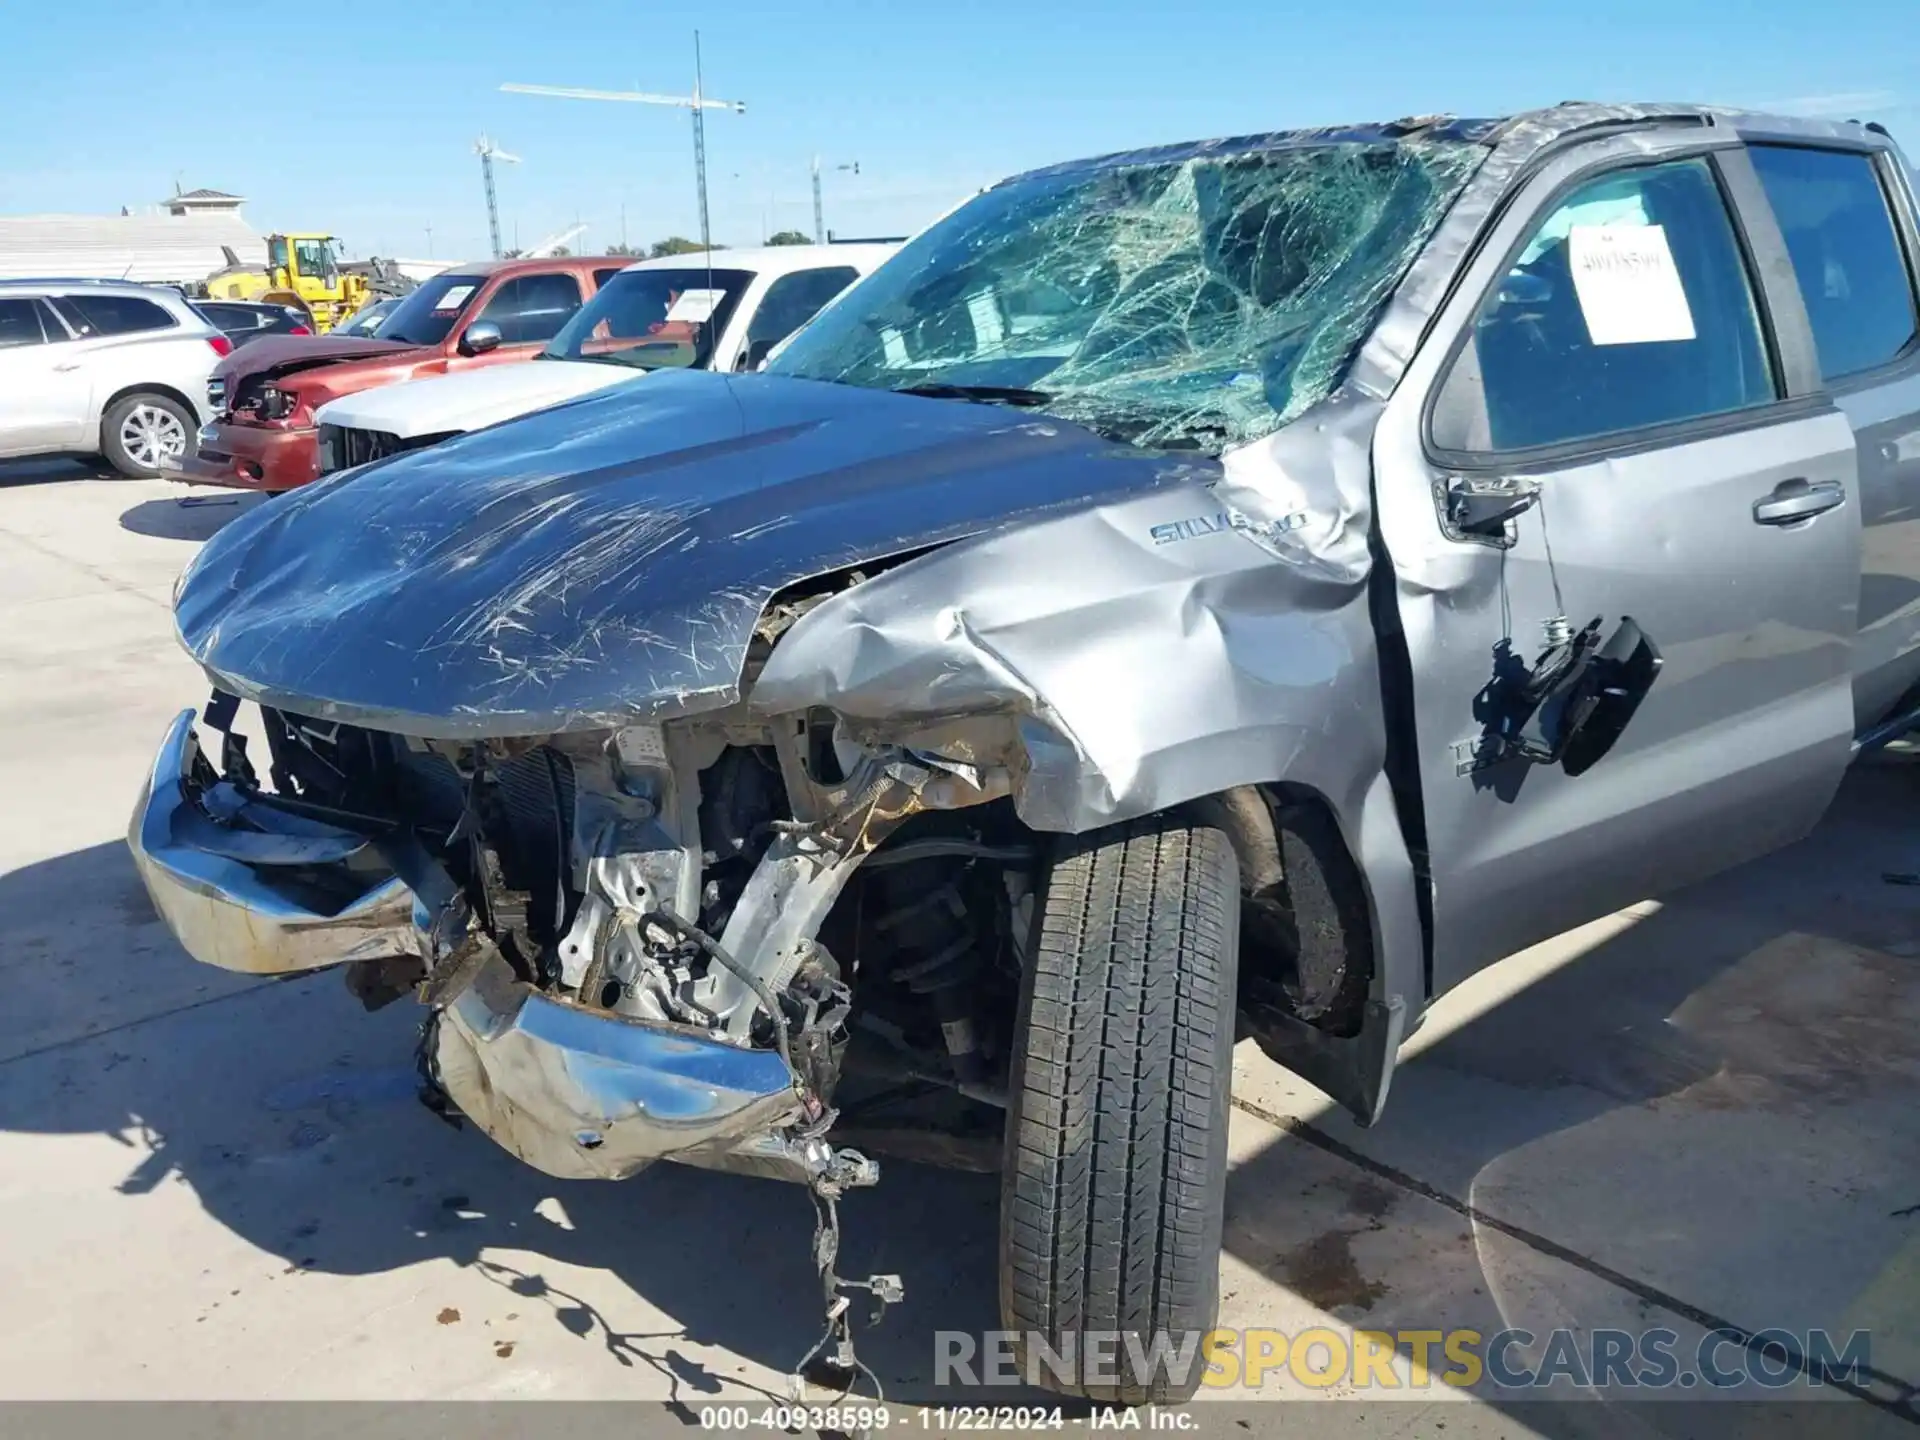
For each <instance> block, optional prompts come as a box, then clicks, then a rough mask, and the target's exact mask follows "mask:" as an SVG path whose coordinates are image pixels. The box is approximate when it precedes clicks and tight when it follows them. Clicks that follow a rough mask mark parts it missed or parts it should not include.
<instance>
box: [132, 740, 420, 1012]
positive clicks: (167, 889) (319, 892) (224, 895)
mask: <svg viewBox="0 0 1920 1440" xmlns="http://www.w3.org/2000/svg"><path fill="white" fill-rule="evenodd" d="M193 720H194V712H193V711H191V710H183V711H182V712H181V713H180V714H179V715H178V716H176V717H175V718H174V721H173V724H171V725H170V726H168V727H167V735H166V739H165V740H164V741H163V742H162V743H161V746H160V753H159V754H158V755H156V756H155V757H154V761H153V772H152V775H151V776H150V778H149V779H148V781H147V784H146V787H145V789H143V790H142V791H141V793H140V800H139V803H138V804H137V805H135V806H134V811H133V822H132V824H131V825H130V826H129V827H128V829H127V845H128V847H129V848H130V849H131V850H132V851H133V863H134V865H135V867H136V868H137V869H138V870H139V872H140V878H141V879H142V880H143V881H145V882H146V887H147V893H148V894H149V895H151V896H152V897H153V904H154V908H155V909H156V910H158V911H159V912H160V915H161V918H162V919H164V920H165V921H166V922H167V925H168V927H169V928H170V929H171V930H172V931H173V933H174V935H175V936H176V937H178V939H179V941H180V943H181V944H182V945H183V946H185V947H186V950H187V953H188V954H189V955H191V956H193V958H194V959H196V960H200V961H203V962H204V963H206V964H208V965H217V966H219V967H220V968H221V969H223V970H239V971H242V972H244V973H246V974H250V975H280V974H286V973H289V972H293V971H300V970H313V969H317V968H319V967H320V966H323V965H338V964H341V963H343V962H345V961H349V960H371V959H377V958H380V957H382V956H388V955H409V954H414V953H417V945H416V941H415V934H416V932H415V930H414V926H413V896H412V893H411V892H410V891H409V890H408V889H407V887H406V886H405V885H403V884H402V883H401V882H400V881H399V880H396V879H394V878H393V876H392V875H391V874H390V873H388V872H387V871H386V870H385V868H384V867H383V866H381V865H380V864H379V862H378V860H377V859H376V858H375V857H374V856H373V855H372V853H371V850H370V847H369V846H368V844H367V842H366V840H365V839H364V837H362V836H358V835H354V834H351V833H350V832H348V831H345V830H338V829H335V828H334V827H332V826H329V825H321V824H318V823H317V822H314V821H311V820H304V819H300V818H299V817H296V816H292V815H286V814H283V813H280V812H277V811H274V810H270V809H268V808H267V807H265V806H261V805H253V804H245V803H238V804H236V805H235V806H234V807H233V809H232V812H231V813H230V814H228V815H227V816H226V817H225V818H224V819H218V820H217V819H215V818H214V817H213V816H212V815H211V814H209V813H208V811H207V810H206V809H205V808H204V807H203V806H202V805H201V804H199V803H197V802H196V801H195V800H194V799H193V798H192V797H190V796H189V795H188V793H187V789H186V786H185V785H184V783H183V782H184V781H185V779H186V778H187V776H188V775H189V774H190V773H191V771H192V767H193V764H194V761H195V759H196V758H197V757H198V756H199V754H200V742H199V739H198V738H197V737H196V736H195V734H194V729H193ZM341 897H346V898H345V899H344V901H343V900H342V899H341ZM355 897H357V898H355Z"/></svg>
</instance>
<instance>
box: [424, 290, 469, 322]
mask: <svg viewBox="0 0 1920 1440" xmlns="http://www.w3.org/2000/svg"><path fill="white" fill-rule="evenodd" d="M471 294H473V286H471V285H456V286H454V287H453V288H452V289H451V290H449V291H447V293H446V294H444V295H442V296H441V297H440V298H439V299H438V300H436V301H434V302H433V313H434V314H436V315H438V314H440V313H441V311H443V310H458V309H459V308H460V307H461V306H462V305H464V304H466V303H467V297H468V296H469V295H471Z"/></svg>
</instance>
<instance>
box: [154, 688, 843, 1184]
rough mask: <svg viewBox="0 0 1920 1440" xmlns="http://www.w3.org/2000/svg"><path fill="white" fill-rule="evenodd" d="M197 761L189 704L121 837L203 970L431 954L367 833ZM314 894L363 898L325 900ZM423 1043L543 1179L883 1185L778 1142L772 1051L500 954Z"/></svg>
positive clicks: (809, 1142) (409, 904) (781, 1101)
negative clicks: (203, 769)
mask: <svg viewBox="0 0 1920 1440" xmlns="http://www.w3.org/2000/svg"><path fill="white" fill-rule="evenodd" d="M199 754H200V745H199V741H198V739H197V737H196V736H195V734H194V712H193V711H191V710H187V711H183V712H181V714H180V715H179V716H177V717H176V718H175V719H174V721H173V724H172V725H171V726H169V727H168V729H167V734H166V739H165V741H164V742H163V743H162V744H161V746H160V753H159V754H158V755H157V756H156V757H155V758H154V762H153V772H152V776H151V778H150V779H149V780H148V782H147V786H146V788H145V790H144V791H142V793H141V796H140V802H139V804H138V805H137V806H136V807H135V809H134V815H133V823H132V825H131V826H130V827H129V829H128V832H127V844H128V845H129V847H131V849H132V851H133V858H134V864H135V865H136V866H137V867H138V869H139V871H140V877H141V879H142V880H143V881H145V882H146V887H147V893H148V894H149V895H151V896H152V897H153V903H154V906H155V907H156V908H157V909H158V910H159V912H160V914H161V916H162V917H163V918H164V919H165V920H166V922H167V924H168V926H169V927H170V928H171V929H172V931H173V933H174V934H175V936H177V937H178V938H179V940H180V943H181V944H182V945H183V946H185V947H186V949H187V952H188V953H189V954H191V955H192V956H193V957H194V958H195V959H196V960H201V961H204V962H205V963H207V964H209V965H218V966H220V967H221V968H222V969H226V970H240V971H245V972H248V973H250V974H256V975H271V974H282V973H288V972H297V971H302V970H312V969H316V968H318V967H320V966H324V965H337V964H341V963H344V962H346V961H350V960H371V959H378V958H382V957H386V956H394V955H420V954H422V953H423V952H424V951H425V950H426V949H427V948H429V947H428V944H427V941H426V940H425V939H424V937H423V936H422V934H421V931H420V929H419V928H418V926H417V922H416V919H415V906H414V902H413V895H412V892H411V891H409V890H408V889H407V887H406V886H405V885H403V884H402V883H401V882H400V881H399V880H397V879H395V878H393V877H392V876H391V874H390V873H388V872H387V871H386V870H385V868H384V867H383V866H381V865H380V863H379V861H378V860H377V857H375V856H373V855H372V853H371V850H370V847H369V845H368V842H367V841H366V840H365V838H364V837H362V836H359V835H356V834H353V833H352V832H350V831H345V830H340V829H337V828H335V827H333V826H330V825H323V824H319V823H317V822H315V821H312V820H307V819H304V818H301V817H299V816H294V815H289V814H286V813H285V812H283V811H278V810H274V809H271V808H269V807H267V806H264V805H260V804H257V803H248V802H246V801H245V800H244V798H243V797H241V796H239V795H238V793H237V792H235V791H234V790H233V789H232V787H231V786H225V785H218V786H212V787H207V794H206V796H205V797H203V798H200V799H196V794H197V793H198V791H199V789H200V787H198V786H195V787H192V788H191V789H190V787H189V786H188V785H187V784H186V783H185V782H186V781H187V779H188V778H189V777H190V776H191V775H192V773H193V769H194V765H195V761H196V760H197V759H198V757H199ZM203 778H204V777H203ZM214 811H218V812H219V818H216V816H215V814H214V813H212V812H214ZM316 877H318V880H319V882H320V883H318V884H316V883H315V881H316ZM321 893H325V894H331V895H336V896H337V895H357V896H358V898H357V899H352V900H350V901H349V902H348V903H345V904H340V905H338V906H337V907H330V906H328V905H326V904H324V903H316V899H315V897H316V896H317V895H318V894H321ZM433 1037H434V1038H433V1049H432V1055H433V1062H434V1071H435V1079H436V1080H437V1081H438V1083H439V1084H440V1086H441V1087H442V1088H443V1089H444V1090H445V1091H446V1093H447V1095H448V1097H449V1098H450V1099H452V1100H453V1102H454V1103H455V1104H456V1105H458V1106H459V1108H460V1109H461V1110H462V1111H463V1112H464V1113H465V1114H466V1115H467V1116H468V1117H469V1118H470V1119H471V1120H472V1121H473V1122H474V1124H475V1125H477V1126H479V1128H480V1129H482V1130H484V1131H486V1133H487V1134H488V1135H490V1136H492V1137H493V1138H494V1139H495V1140H496V1141H498V1142H499V1143H500V1144H501V1145H502V1146H503V1147H505V1148H506V1149H507V1150H508V1151H510V1152H512V1153H513V1154H515V1155H517V1156H519V1157H520V1158H521V1159H522V1160H524V1161H526V1162H527V1163H528V1164H529V1165H532V1166H534V1167H535V1168H536V1169H539V1170H543V1171H545V1172H546V1173H547V1174H549V1175H556V1176H560V1177H563V1178H567V1179H606V1180H618V1179H622V1178H624V1177H626V1176H628V1175H631V1174H633V1173H634V1172H635V1171H637V1170H639V1169H641V1168H642V1167H644V1166H646V1165H648V1164H650V1163H652V1162H653V1161H655V1160H660V1159H667V1158H672V1159H675V1160H681V1161H685V1162H687V1163H690V1164H695V1165H704V1166H709V1167H712V1168H716V1169H726V1170H736V1171H747V1172H750V1173H754V1174H761V1175H767V1176H772V1177H775V1178H780V1179H788V1180H803V1181H804V1180H807V1179H810V1178H812V1177H814V1176H816V1175H819V1174H822V1173H826V1172H827V1171H828V1170H829V1169H830V1168H833V1167H836V1166H837V1167H839V1168H838V1171H837V1172H836V1173H840V1174H841V1177H842V1179H843V1181H844V1183H847V1184H861V1185H864V1184H871V1183H872V1182H873V1177H874V1175H876V1174H877V1171H874V1170H872V1167H871V1166H870V1164H869V1163H868V1162H865V1161H863V1160H860V1159H859V1157H857V1156H855V1157H851V1158H849V1156H848V1155H847V1154H846V1153H845V1152H835V1151H834V1150H833V1149H832V1147H831V1146H829V1145H828V1144H827V1143H826V1142H825V1141H824V1140H821V1139H796V1138H792V1137H791V1136H789V1135H788V1134H787V1133H785V1127H787V1126H788V1125H789V1124H790V1122H792V1121H793V1120H795V1119H796V1118H798V1117H799V1115H800V1113H801V1104H800V1100H799V1098H798V1096H797V1094H796V1093H795V1088H794V1077H793V1074H792V1072H791V1071H790V1070H789V1069H788V1068H787V1065H786V1062H785V1061H783V1060H782V1059H781V1058H780V1057H779V1056H778V1055H776V1054H774V1053H772V1052H771V1051H766V1050H753V1049H747V1048H744V1047H741V1046H738V1045H732V1044H727V1043H725V1042H723V1041H719V1040H714V1039H710V1038H709V1037H708V1036H707V1035H706V1034H704V1033H703V1032H701V1031H698V1030H691V1029H686V1028H681V1027H674V1026H664V1025H654V1024H648V1023H645V1022H642V1021H638V1020H632V1019H628V1018H626V1017H624V1016H618V1015H612V1014H608V1013H605V1012H598V1011H591V1010H586V1009H583V1008H581V1007H579V1006H577V1005H573V1004H570V1003H567V1002H566V1001H563V1000H556V999H552V998H549V997H548V996H546V995H544V994H541V993H539V992H537V991H535V990H533V989H532V988H531V987H529V986H527V985H526V984H524V983H522V982H521V981H520V980H519V979H518V978H517V977H516V976H515V975H514V973H513V972H512V970H511V969H509V968H508V966H507V965H506V964H505V962H504V961H502V960H501V959H500V958H499V957H498V956H497V955H495V956H494V957H493V958H491V959H489V960H488V961H487V962H486V963H485V965H483V966H482V968H481V969H480V971H479V972H478V974H477V975H476V976H475V977H474V979H473V980H472V982H471V983H470V984H468V986H467V987H466V989H464V990H463V991H461V992H460V993H458V994H457V995H456V996H455V997H454V998H453V999H452V1000H450V1001H449V1002H447V1004H446V1005H445V1007H444V1008H443V1009H442V1010H441V1011H440V1013H439V1014H438V1016H437V1017H436V1018H435V1023H434V1027H433ZM854 1162H857V1164H855V1163H854ZM850 1164H852V1165H853V1168H852V1169H850V1170H849V1169H848V1166H849V1165H850ZM861 1167H865V1168H861Z"/></svg>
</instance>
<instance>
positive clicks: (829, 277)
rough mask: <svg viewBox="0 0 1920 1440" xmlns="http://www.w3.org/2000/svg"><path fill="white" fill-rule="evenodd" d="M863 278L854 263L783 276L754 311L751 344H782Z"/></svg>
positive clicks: (748, 328)
mask: <svg viewBox="0 0 1920 1440" xmlns="http://www.w3.org/2000/svg"><path fill="white" fill-rule="evenodd" d="M859 278H860V272H859V271H858V270H855V269H854V268H853V267H852V266H851V265H835V266H832V267H830V268H827V269H823V270H796V271H794V273H793V274H791V275H782V276H781V277H780V278H779V279H778V280H776V281H774V282H773V284H771V285H770V286H768V287H767V298H766V299H764V300H762V301H761V302H760V308H759V309H758V310H755V311H754V312H753V323H752V324H750V325H749V326H748V327H747V341H748V343H749V344H752V343H754V342H762V343H764V344H766V345H767V346H769V347H771V346H774V345H777V344H779V343H780V342H781V341H782V340H784V339H786V338H787V336H789V335H791V334H792V333H793V332H794V331H796V330H798V329H799V328H800V327H801V326H802V325H804V324H806V323H807V322H808V321H809V320H811V319H813V317H814V316H816V315H818V314H819V313H820V311H821V309H822V307H824V306H825V305H826V303H827V302H828V301H829V300H831V299H833V297H834V296H836V295H838V294H839V293H840V292H841V291H842V290H844V289H846V288H847V286H849V285H851V284H852V283H853V282H854V281H855V280H857V279H859Z"/></svg>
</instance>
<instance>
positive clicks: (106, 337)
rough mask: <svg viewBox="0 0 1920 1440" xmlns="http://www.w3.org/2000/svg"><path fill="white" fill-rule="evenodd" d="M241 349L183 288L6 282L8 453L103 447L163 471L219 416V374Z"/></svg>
mask: <svg viewBox="0 0 1920 1440" xmlns="http://www.w3.org/2000/svg"><path fill="white" fill-rule="evenodd" d="M232 350H233V342H232V341H230V340H229V339H228V338H227V337H226V336H225V335H223V334H221V333H220V331H219V330H218V329H217V328H216V327H215V326H213V325H211V324H209V323H208V322H207V320H206V319H205V318H204V317H203V316H202V315H201V314H200V313H199V312H198V311H196V310H195V309H194V308H193V306H192V305H190V304H188V303H187V301H186V300H185V299H183V298H182V297H181V296H180V294H179V293H178V292H177V291H173V290H169V289H164V288H162V287H160V286H157V285H133V284H127V283H123V282H115V281H100V280H0V458H5V457H9V456H15V455H54V454H63V453H65V454H76V455H103V456H105V457H106V459H107V461H108V463H109V464H111V465H112V466H113V468H114V469H116V470H118V471H119V472H120V473H121V474H123V475H158V474H159V473H160V462H161V461H162V460H166V459H175V458H178V457H179V456H181V455H184V454H186V453H188V452H189V451H190V449H191V447H192V445H193V437H194V435H195V434H196V433H197V432H198V430H199V429H200V426H201V425H202V424H204V423H205V422H206V421H207V420H210V419H211V418H212V412H211V410H210V409H209V407H208V404H207V376H208V375H209V373H211V371H212V370H213V367H214V366H215V364H217V363H218V362H219V360H220V357H221V356H223V355H227V354H230V353H231V352H232Z"/></svg>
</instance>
